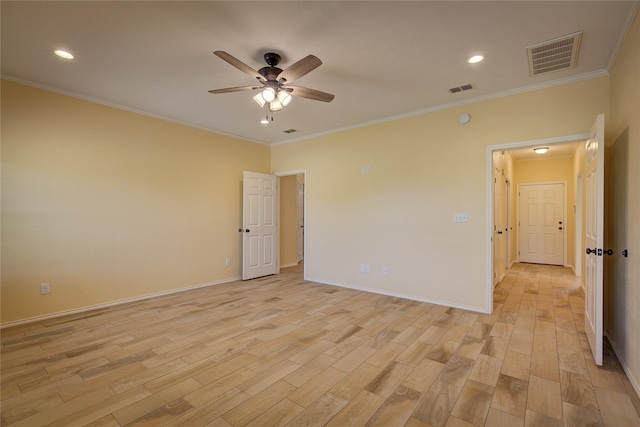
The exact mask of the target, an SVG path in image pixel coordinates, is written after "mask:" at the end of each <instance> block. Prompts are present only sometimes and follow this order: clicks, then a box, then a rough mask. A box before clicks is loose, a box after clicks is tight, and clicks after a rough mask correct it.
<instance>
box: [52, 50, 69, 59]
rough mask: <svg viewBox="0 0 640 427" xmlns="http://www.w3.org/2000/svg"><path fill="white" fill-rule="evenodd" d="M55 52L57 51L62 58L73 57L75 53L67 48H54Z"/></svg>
mask: <svg viewBox="0 0 640 427" xmlns="http://www.w3.org/2000/svg"><path fill="white" fill-rule="evenodd" d="M53 53H55V54H56V55H58V56H59V57H60V58H64V59H73V55H72V54H71V53H69V52H67V51H66V50H62V49H54V50H53Z"/></svg>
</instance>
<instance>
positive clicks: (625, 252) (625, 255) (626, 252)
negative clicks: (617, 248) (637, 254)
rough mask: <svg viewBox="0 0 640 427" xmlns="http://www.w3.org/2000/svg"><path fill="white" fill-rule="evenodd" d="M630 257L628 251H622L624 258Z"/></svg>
mask: <svg viewBox="0 0 640 427" xmlns="http://www.w3.org/2000/svg"><path fill="white" fill-rule="evenodd" d="M628 255H629V251H627V250H626V249H625V250H624V251H622V256H623V257H625V258H626V257H627V256H628Z"/></svg>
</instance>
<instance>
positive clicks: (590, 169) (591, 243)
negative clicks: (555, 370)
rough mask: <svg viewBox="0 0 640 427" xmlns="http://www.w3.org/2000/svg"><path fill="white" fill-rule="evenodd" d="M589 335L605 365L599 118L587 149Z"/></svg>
mask: <svg viewBox="0 0 640 427" xmlns="http://www.w3.org/2000/svg"><path fill="white" fill-rule="evenodd" d="M584 175H585V177H586V186H585V187H586V189H585V190H586V191H585V205H586V210H585V217H586V218H585V230H586V232H585V242H584V243H585V247H586V257H585V276H586V277H585V291H586V295H585V310H584V317H585V319H584V323H585V332H586V334H587V339H588V340H589V345H590V346H591V352H592V353H593V358H594V359H595V362H596V365H599V366H601V365H602V335H603V307H604V304H603V299H604V295H603V286H602V285H603V283H602V282H603V269H602V265H603V262H602V254H603V243H604V115H603V114H600V115H598V117H597V118H596V121H595V123H594V124H593V128H592V129H591V133H590V134H589V139H588V140H587V146H586V166H585V173H584Z"/></svg>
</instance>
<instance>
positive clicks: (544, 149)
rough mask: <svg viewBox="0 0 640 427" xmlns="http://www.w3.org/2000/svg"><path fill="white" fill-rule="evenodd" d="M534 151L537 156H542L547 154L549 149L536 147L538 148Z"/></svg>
mask: <svg viewBox="0 0 640 427" xmlns="http://www.w3.org/2000/svg"><path fill="white" fill-rule="evenodd" d="M533 151H535V152H536V154H540V155H542V154H544V153H546V152H547V151H549V147H536V148H534V149H533Z"/></svg>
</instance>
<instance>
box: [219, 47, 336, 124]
mask: <svg viewBox="0 0 640 427" xmlns="http://www.w3.org/2000/svg"><path fill="white" fill-rule="evenodd" d="M213 53H214V54H215V55H216V56H217V57H219V58H221V59H223V60H225V61H226V62H228V63H229V64H231V65H233V66H234V67H236V68H237V69H239V70H240V71H242V72H244V73H245V74H248V75H250V76H251V77H254V78H255V79H256V80H258V82H259V84H260V85H259V86H236V87H228V88H224V89H214V90H210V91H209V93H214V94H218V93H228V92H238V91H244V90H259V92H258V93H257V94H256V95H255V96H254V97H253V100H254V101H256V103H257V104H258V105H259V106H260V107H264V106H265V105H266V106H267V107H268V111H269V112H274V111H280V110H282V108H283V107H286V106H287V105H289V103H290V102H291V100H292V96H299V97H301V98H307V99H313V100H314V101H322V102H331V101H333V98H334V96H333V95H332V94H330V93H326V92H321V91H319V90H315V89H309V88H306V87H300V86H290V85H289V83H291V82H292V81H294V80H296V79H299V78H300V77H302V76H304V75H305V74H307V73H309V72H311V71H313V70H315V69H316V68H318V67H319V66H320V65H322V61H320V59H318V58H317V57H315V56H313V55H307V56H306V57H305V58H302V59H301V60H299V61H298V62H296V63H294V64H292V65H291V66H289V67H288V68H287V69H285V70H282V69H281V68H278V67H277V65H278V63H279V62H280V59H281V57H280V55H278V54H277V53H273V52H268V53H265V54H264V60H265V61H266V62H267V64H268V65H269V66H268V67H262V68H261V69H260V70H258V71H256V70H254V69H253V68H251V67H249V66H248V65H247V64H245V63H243V62H241V61H240V60H238V59H236V58H235V57H233V56H231V55H230V54H228V53H227V52H223V51H220V50H217V51H215V52H213ZM271 121H273V116H272V117H271ZM268 122H269V115H268V114H267V123H268Z"/></svg>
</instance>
